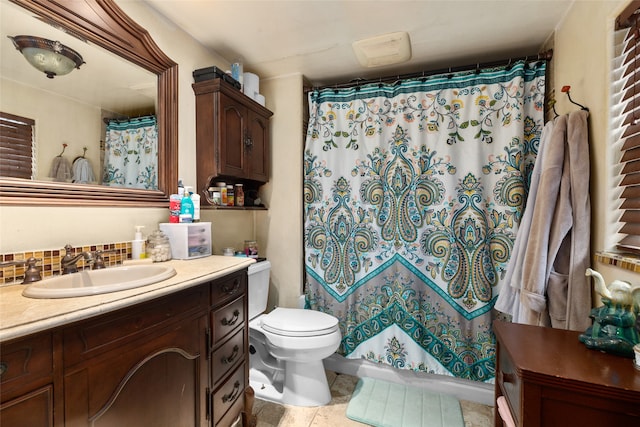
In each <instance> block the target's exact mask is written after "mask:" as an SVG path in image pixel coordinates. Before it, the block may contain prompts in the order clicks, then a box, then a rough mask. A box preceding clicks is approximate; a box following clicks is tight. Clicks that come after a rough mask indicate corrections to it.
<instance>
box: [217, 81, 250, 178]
mask: <svg viewBox="0 0 640 427" xmlns="http://www.w3.org/2000/svg"><path fill="white" fill-rule="evenodd" d="M246 116H247V109H246V107H244V106H242V105H241V104H239V103H237V102H235V101H234V100H233V99H231V98H230V97H228V96H227V95H225V94H223V93H220V122H219V123H220V125H219V132H220V134H219V143H220V174H221V175H225V176H233V177H238V178H243V177H244V173H245V167H246V166H245V150H244V146H245V138H246V134H245V120H246Z"/></svg>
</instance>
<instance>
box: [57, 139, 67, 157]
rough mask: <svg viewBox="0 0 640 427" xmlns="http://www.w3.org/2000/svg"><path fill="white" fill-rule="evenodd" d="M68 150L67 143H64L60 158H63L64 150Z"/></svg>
mask: <svg viewBox="0 0 640 427" xmlns="http://www.w3.org/2000/svg"><path fill="white" fill-rule="evenodd" d="M66 149H67V143H65V142H63V143H62V151H61V152H60V154H58V157H62V155H63V154H64V150H66Z"/></svg>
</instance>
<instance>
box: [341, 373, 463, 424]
mask: <svg viewBox="0 0 640 427" xmlns="http://www.w3.org/2000/svg"><path fill="white" fill-rule="evenodd" d="M347 417H348V418H350V419H352V420H354V421H358V422H361V423H365V424H369V425H372V426H375V427H464V420H463V418H462V409H461V408H460V402H458V399H456V398H455V397H452V396H449V395H446V394H441V393H434V392H429V391H426V390H424V389H422V388H419V387H411V386H406V385H402V384H394V383H390V382H386V381H381V380H376V379H374V378H360V380H359V381H358V383H357V384H356V388H355V390H354V391H353V395H352V396H351V401H350V402H349V406H347Z"/></svg>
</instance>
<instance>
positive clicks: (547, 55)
mask: <svg viewBox="0 0 640 427" xmlns="http://www.w3.org/2000/svg"><path fill="white" fill-rule="evenodd" d="M551 58H553V49H549V50H547V51H544V52H540V53H539V54H537V55H528V56H521V57H518V58H507V59H503V60H500V61H493V62H483V63H476V64H470V65H463V66H459V67H447V68H441V69H439V70H430V71H419V72H415V73H409V74H395V75H391V76H387V77H378V78H375V79H353V80H351V81H349V82H345V83H337V84H330V85H325V86H312V87H309V86H307V87H305V88H304V93H308V92H311V91H312V90H322V89H342V88H345V87H351V86H360V85H366V84H370V83H388V82H395V81H397V80H403V79H412V78H416V77H427V76H433V75H436V74H444V73H457V72H460V71H469V70H474V69H475V70H480V69H481V68H489V67H497V66H501V65H509V64H511V63H512V62H518V61H525V62H527V61H539V60H544V61H551Z"/></svg>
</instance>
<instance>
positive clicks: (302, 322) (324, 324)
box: [261, 308, 338, 337]
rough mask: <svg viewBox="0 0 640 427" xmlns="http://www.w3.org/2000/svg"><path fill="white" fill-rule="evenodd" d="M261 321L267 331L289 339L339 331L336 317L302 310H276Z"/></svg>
mask: <svg viewBox="0 0 640 427" xmlns="http://www.w3.org/2000/svg"><path fill="white" fill-rule="evenodd" d="M261 320H262V329H264V330H265V331H267V332H271V333H272V334H276V335H284V336H288V337H314V336H319V335H327V334H330V333H333V332H335V331H337V330H338V319H336V318H335V317H333V316H331V315H329V314H326V313H322V312H320V311H315V310H305V309H301V308H276V309H275V310H273V311H272V312H271V313H269V314H267V315H265V316H262V319H261Z"/></svg>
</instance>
